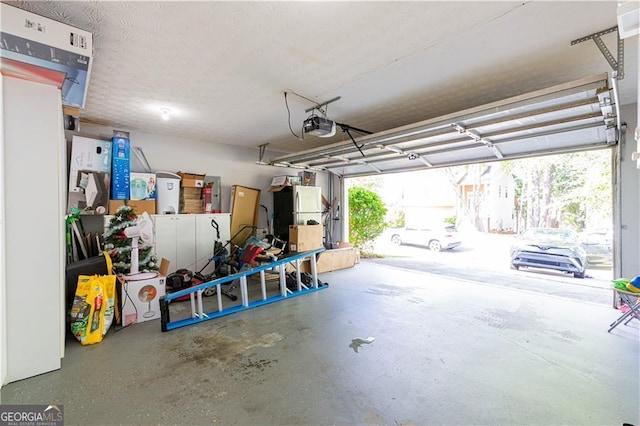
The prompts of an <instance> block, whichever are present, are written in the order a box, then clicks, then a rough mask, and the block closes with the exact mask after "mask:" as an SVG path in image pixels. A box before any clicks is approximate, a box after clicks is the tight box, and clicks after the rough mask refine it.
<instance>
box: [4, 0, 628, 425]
mask: <svg viewBox="0 0 640 426" xmlns="http://www.w3.org/2000/svg"><path fill="white" fill-rule="evenodd" d="M2 3H3V4H6V5H9V6H12V7H17V8H20V9H24V10H27V11H29V12H33V13H35V14H37V15H40V16H44V17H47V18H50V19H53V20H55V21H58V22H63V23H65V24H68V25H72V26H74V27H77V28H80V29H83V30H85V31H89V32H91V33H92V34H93V37H94V39H93V61H92V66H91V78H90V80H89V83H88V89H87V94H86V103H85V105H84V106H83V108H80V110H79V117H78V118H79V129H76V130H73V131H72V130H69V129H67V130H66V132H65V137H58V136H57V135H56V132H55V130H54V131H53V132H51V130H50V129H52V128H53V129H55V128H56V126H58V128H59V127H60V123H56V118H57V119H59V118H60V115H61V114H60V112H61V104H60V100H59V97H60V91H59V89H58V90H57V91H56V90H52V89H50V88H42V87H41V86H43V85H40V84H39V83H30V82H29V83H25V82H19V83H16V82H15V81H14V80H16V79H14V78H12V77H9V76H7V75H3V78H2V88H3V99H4V102H3V109H2V120H3V125H4V127H5V130H4V131H3V133H2V144H3V148H4V149H3V154H2V155H3V157H2V161H0V165H1V167H2V172H3V173H2V176H3V178H2V179H3V180H2V187H3V194H4V196H3V199H2V204H1V205H0V207H1V208H0V211H1V212H2V215H3V216H2V219H3V221H2V229H1V232H2V234H1V235H2V245H1V247H0V259H1V261H2V271H3V272H2V275H1V277H0V279H1V284H2V285H1V291H2V298H1V300H2V303H0V331H1V334H2V339H1V342H0V345H1V346H0V348H1V351H0V354H1V355H2V358H1V363H0V373H1V374H0V376H1V377H2V384H3V386H2V388H1V393H0V398H1V399H0V402H1V403H2V404H3V405H6V404H45V405H46V404H60V405H63V406H64V411H65V420H66V421H67V423H68V424H622V423H630V424H640V416H639V414H638V413H639V405H640V403H639V401H640V386H639V381H638V377H640V371H639V369H640V366H639V364H638V362H637V360H638V359H639V356H640V346H639V336H640V321H632V322H630V323H629V324H628V325H626V326H620V327H618V328H616V330H615V332H613V333H607V332H606V329H607V326H608V324H609V323H611V322H612V321H613V320H614V319H616V318H617V317H618V316H619V315H620V312H619V311H617V310H614V309H612V308H611V306H610V305H600V304H591V303H585V302H578V301H571V300H569V299H566V298H563V297H562V296H558V295H541V294H537V293H532V292H528V291H526V290H522V289H509V288H503V287H496V286H493V285H492V283H490V282H488V283H482V285H478V283H474V282H468V281H465V280H456V281H455V282H452V281H451V280H449V279H447V277H443V276H438V275H433V274H427V273H418V272H415V271H410V270H403V269H398V268H392V267H385V266H383V265H378V264H375V263H373V262H367V261H366V260H362V261H361V262H360V263H359V264H357V265H356V266H355V267H353V268H350V269H345V270H341V271H334V272H327V273H324V274H321V277H320V278H321V279H322V280H323V281H324V282H327V283H328V284H329V288H327V289H326V290H325V291H321V292H317V293H313V294H309V295H305V296H304V297H295V298H292V299H291V300H287V301H284V302H283V303H278V304H277V305H274V306H265V307H261V308H259V309H253V310H250V311H246V312H242V313H240V314H237V315H230V316H227V317H223V318H218V319H216V320H214V321H208V322H205V323H202V324H198V325H194V326H192V327H185V328H182V329H179V330H173V331H170V332H167V333H162V332H161V331H160V325H159V322H158V321H149V322H146V323H141V324H136V325H135V326H134V327H130V328H126V329H123V330H121V331H118V332H114V331H110V332H109V333H108V334H107V336H106V337H105V339H104V341H102V342H101V343H100V344H97V345H92V346H81V345H79V344H78V342H77V341H74V340H72V339H73V338H71V339H69V336H68V330H66V326H65V324H64V315H63V314H62V313H61V310H62V309H61V305H62V299H63V298H64V294H63V293H64V291H63V290H64V277H63V275H64V268H61V261H62V262H63V261H64V253H63V251H64V242H63V235H62V232H60V231H61V228H62V226H63V222H64V214H63V213H64V212H63V211H62V210H64V208H63V207H62V208H61V206H66V202H65V200H64V197H65V196H66V193H64V191H61V190H60V188H63V189H64V187H65V185H64V184H63V183H66V182H64V180H65V177H64V176H65V175H66V174H67V165H66V164H65V163H66V157H67V155H66V149H67V143H68V142H69V141H70V138H71V137H72V136H73V135H83V136H90V137H94V138H98V139H110V137H111V134H112V132H113V130H125V131H129V132H130V133H131V141H132V144H133V145H136V146H139V147H141V148H142V149H143V150H144V153H145V155H146V157H147V158H148V160H149V163H150V164H151V165H152V167H153V168H154V169H155V170H172V171H177V170H187V171H198V172H202V173H207V174H212V175H217V176H221V177H222V181H223V186H222V187H223V200H222V202H223V206H228V205H229V202H230V199H229V198H230V197H229V189H230V187H231V186H232V185H244V186H248V187H252V188H260V189H262V191H263V198H262V199H261V201H262V202H263V203H264V204H265V205H266V206H267V208H268V209H271V208H272V207H273V205H272V199H271V198H270V196H269V195H270V193H269V186H270V185H269V183H270V182H271V179H272V178H273V177H274V176H277V175H289V174H291V175H294V174H297V173H298V172H300V171H302V170H303V171H310V172H313V173H316V176H317V182H318V186H321V187H322V189H323V195H325V197H326V198H327V199H328V200H330V202H332V204H336V203H337V205H340V207H341V208H340V209H339V211H338V212H335V213H336V219H337V220H336V222H337V225H336V226H335V229H336V232H334V233H333V238H335V240H334V241H331V243H333V242H337V241H344V240H346V239H347V235H348V217H347V215H346V211H348V210H347V204H346V202H345V194H344V191H343V183H344V179H347V178H349V177H352V176H366V175H375V174H385V173H396V172H401V171H409V170H424V169H429V168H438V167H447V166H451V165H458V164H469V163H474V162H485V161H494V160H505V159H515V158H524V157H531V156H536V155H554V154H556V153H561V152H572V151H577V150H587V149H612V150H614V152H615V158H616V161H615V164H614V168H615V179H616V180H615V182H614V186H615V188H614V191H615V193H614V199H615V200H616V202H615V205H614V210H615V211H614V217H615V219H614V221H615V223H614V241H615V253H616V255H615V263H614V271H615V274H616V275H617V276H629V277H633V276H635V275H638V271H640V255H639V253H640V248H639V244H640V243H639V242H638V241H640V224H639V223H638V220H637V211H638V209H639V208H640V193H639V192H638V183H639V175H638V168H637V165H636V151H637V147H636V139H637V138H635V137H634V132H638V131H637V128H638V121H639V120H638V109H637V99H638V50H639V46H638V35H637V21H636V24H635V25H636V27H635V28H636V30H635V32H633V30H631V31H630V32H627V31H628V27H626V26H622V24H624V25H628V22H629V21H628V17H629V16H631V18H632V20H633V18H634V17H635V18H637V15H638V9H637V7H636V8H635V9H634V8H633V6H634V5H635V3H634V2H629V3H631V15H625V16H624V19H627V20H626V21H625V20H624V19H623V20H620V19H619V17H620V16H621V13H622V12H621V11H623V12H626V11H627V10H628V9H627V8H629V6H628V5H627V4H626V3H622V4H621V5H618V4H617V3H615V2H537V1H525V2H476V3H467V2H464V3H458V2H410V3H396V2H371V3H360V2H335V3H334V2H300V3H298V2H282V3H280V2H241V3H236V2H197V3H186V4H185V3H180V2H30V1H15V2H14V1H3V2H2ZM623 6H624V7H623ZM621 22H622V24H621ZM399 23H402V24H399ZM4 25H5V22H4V21H3V26H4ZM631 25H633V23H632V24H631ZM616 26H617V28H616V29H613V28H614V27H616ZM612 52H613V53H612ZM27 95H28V96H27ZM30 99H31V101H30V102H29V100H30ZM33 99H42V101H41V105H36V104H37V103H40V101H38V102H34V101H33ZM55 99H57V101H56V100H55ZM56 102H58V103H57V104H56ZM50 105H52V106H50ZM38 108H42V111H44V112H43V117H44V116H45V115H46V117H49V116H50V115H51V116H52V117H53V119H52V120H50V121H51V124H48V123H49V121H47V120H49V119H47V120H45V119H42V120H40V122H39V123H38V124H39V125H38V126H34V125H33V124H32V123H33V122H34V120H33V118H32V117H31V116H29V115H28V114H29V112H28V111H29V110H34V111H39V110H38ZM51 111H53V113H51ZM161 113H169V115H170V119H169V120H163V119H162V118H161ZM314 114H315V115H319V116H322V117H325V118H327V119H329V120H330V121H332V122H333V123H335V125H336V129H335V135H333V136H329V137H314V136H313V135H310V134H306V135H305V134H304V130H303V129H302V123H303V122H304V121H305V120H306V119H308V118H309V117H311V116H312V115H314ZM43 129H48V130H46V131H45V130H43ZM60 130H62V129H60ZM60 133H62V132H60ZM17 135H19V136H17ZM302 136H304V137H302ZM324 136H328V135H324ZM58 139H61V141H60V142H59V145H56V144H55V143H51V142H50V141H51V140H54V141H55V140H58ZM25 141H27V142H26V143H25ZM51 145H55V146H53V147H52V146H51ZM34 148H37V149H41V151H40V152H41V153H43V154H42V156H45V157H46V156H47V155H49V156H50V157H49V158H57V160H58V161H54V162H53V163H54V164H53V165H51V164H50V163H51V161H48V162H46V161H45V160H44V159H42V160H33V159H32V157H33V150H34ZM27 161H28V162H29V163H26V162H27ZM31 161H41V162H42V163H40V162H38V163H34V165H35V167H31V168H30V170H31V169H33V170H36V171H37V172H34V173H32V175H33V176H31V174H30V175H29V176H25V174H24V173H20V172H21V171H23V170H24V164H31ZM48 163H49V164H48ZM25 182H26V184H33V185H36V184H38V185H41V186H42V188H43V192H47V193H50V195H49V198H46V199H43V200H45V201H46V202H43V204H42V206H41V208H38V209H36V210H37V211H32V210H33V209H28V208H25V209H22V208H20V209H17V208H15V206H22V205H27V203H30V202H32V199H31V198H29V196H28V194H24V193H25V191H24V185H25ZM334 200H336V201H335V202H334ZM24 223H28V224H29V226H28V227H25V226H24ZM19 225H20V226H19ZM264 225H265V224H264V223H261V224H260V226H261V227H263V226H264ZM52 227H53V228H54V229H53V232H51V228H52ZM18 229H20V232H17V230H18ZM30 241H38V245H39V247H38V250H39V251H41V252H44V253H55V255H52V256H51V257H52V259H38V260H37V261H34V259H33V257H34V254H33V253H34V248H33V247H32V243H30ZM35 269H38V270H39V271H40V272H39V275H40V276H38V277H30V279H29V280H28V281H31V280H33V281H36V282H35V283H34V284H33V287H25V280H24V276H25V271H27V270H29V271H32V270H35ZM26 300H29V303H31V305H32V307H31V308H30V310H32V311H33V312H37V313H33V312H32V313H30V314H28V315H25V313H24V305H25V303H26V302H25V301H26ZM57 300H60V301H61V303H59V304H58V303H56V301H57ZM52 301H53V302H52ZM53 305H55V306H53ZM36 336H38V338H36ZM18 364H20V369H19V370H20V371H18V372H16V365H18ZM23 364H31V365H36V364H42V365H45V364H46V367H44V368H45V370H44V371H49V372H44V371H43V373H44V374H39V373H38V374H37V375H35V376H34V377H29V376H24V375H23V376H20V374H22V370H21V369H22V368H23ZM32 375H33V374H32ZM19 376H20V377H19Z"/></svg>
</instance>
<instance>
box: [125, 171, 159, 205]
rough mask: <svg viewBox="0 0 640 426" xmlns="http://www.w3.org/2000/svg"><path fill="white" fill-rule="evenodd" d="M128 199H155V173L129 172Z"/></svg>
mask: <svg viewBox="0 0 640 426" xmlns="http://www.w3.org/2000/svg"><path fill="white" fill-rule="evenodd" d="M129 187H130V190H129V199H130V200H155V199H156V174H155V173H138V172H131V173H130V175H129Z"/></svg>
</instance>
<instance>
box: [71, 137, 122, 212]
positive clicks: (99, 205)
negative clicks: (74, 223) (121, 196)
mask: <svg viewBox="0 0 640 426" xmlns="http://www.w3.org/2000/svg"><path fill="white" fill-rule="evenodd" d="M111 148H112V146H111V142H110V141H103V140H99V139H91V138H85V137H81V136H73V139H72V141H71V158H70V159H69V193H68V197H67V201H68V204H67V213H69V214H72V213H76V212H80V214H106V213H107V207H108V202H109V188H110V186H111Z"/></svg>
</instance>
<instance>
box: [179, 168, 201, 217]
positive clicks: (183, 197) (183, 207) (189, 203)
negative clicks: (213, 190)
mask: <svg viewBox="0 0 640 426" xmlns="http://www.w3.org/2000/svg"><path fill="white" fill-rule="evenodd" d="M178 175H179V176H180V177H181V178H182V180H181V181H180V213H204V206H203V204H202V188H203V187H204V175H198V174H193V173H184V172H178Z"/></svg>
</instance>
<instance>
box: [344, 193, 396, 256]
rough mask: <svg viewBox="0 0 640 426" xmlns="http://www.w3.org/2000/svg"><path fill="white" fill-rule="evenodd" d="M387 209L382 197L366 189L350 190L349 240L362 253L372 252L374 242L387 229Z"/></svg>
mask: <svg viewBox="0 0 640 426" xmlns="http://www.w3.org/2000/svg"><path fill="white" fill-rule="evenodd" d="M386 214H387V208H386V207H385V205H384V202H382V200H381V199H380V196H379V195H378V194H377V193H375V192H373V191H371V190H369V189H366V188H362V187H359V186H354V187H352V188H349V240H350V241H351V243H352V244H353V245H354V246H355V247H357V248H358V249H359V250H360V252H364V253H366V252H369V251H371V248H372V247H371V246H372V244H373V240H374V239H375V238H376V237H378V236H380V235H381V234H382V232H383V231H384V229H385V227H386V223H385V220H384V217H385V215H386Z"/></svg>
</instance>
